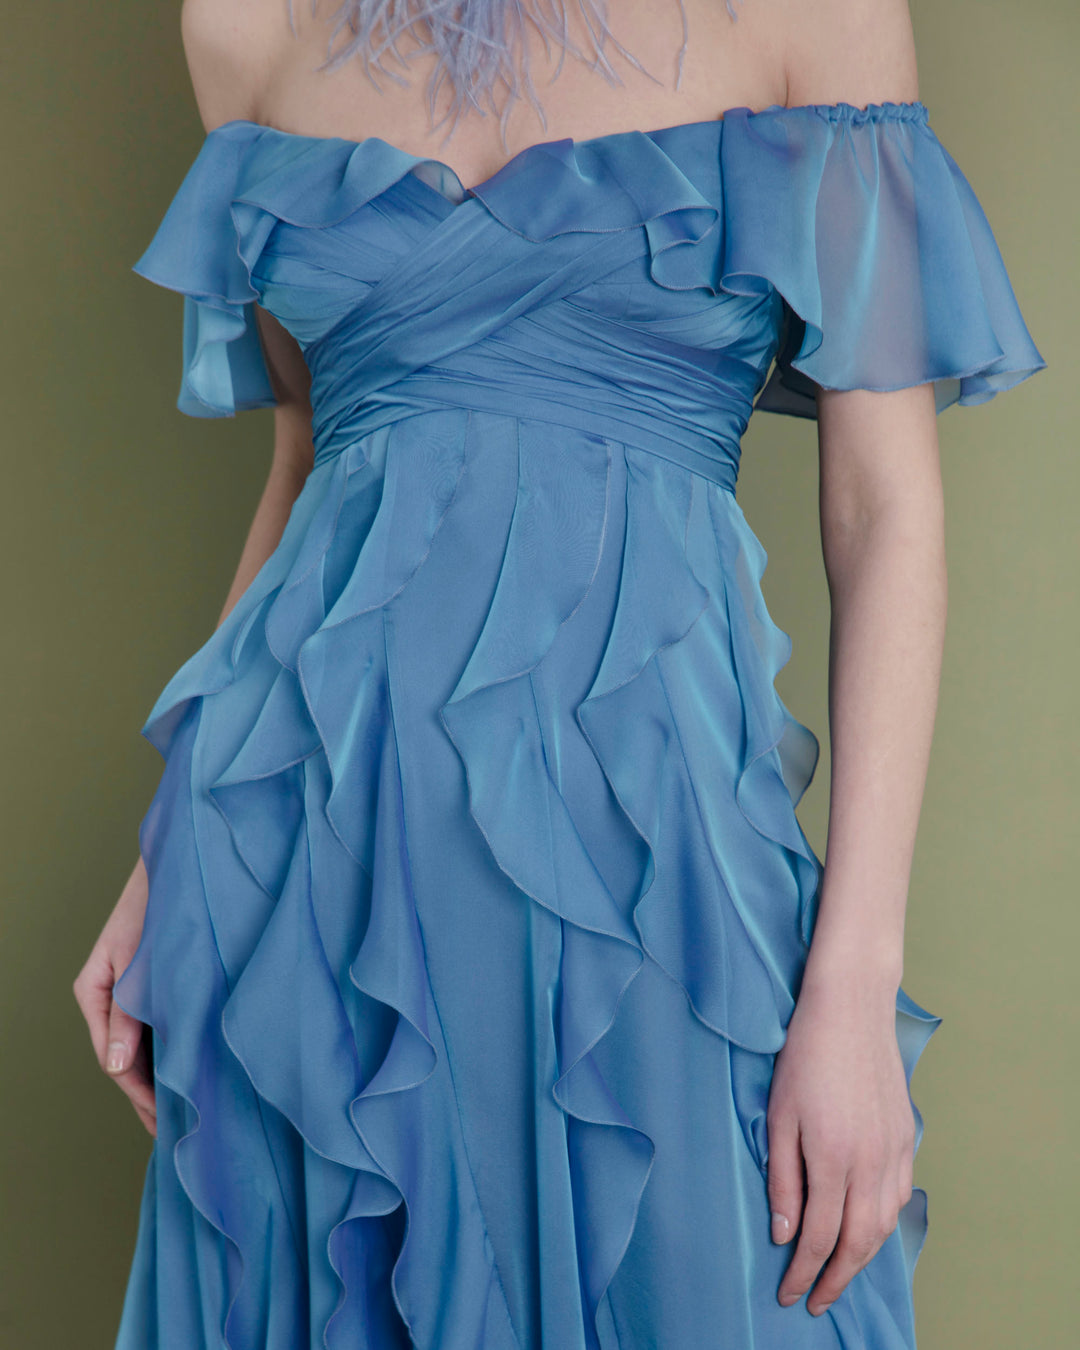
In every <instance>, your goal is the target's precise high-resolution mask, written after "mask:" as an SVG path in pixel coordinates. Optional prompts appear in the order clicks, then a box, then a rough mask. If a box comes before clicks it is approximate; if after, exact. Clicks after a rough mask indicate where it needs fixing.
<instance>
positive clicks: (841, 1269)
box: [766, 964, 915, 1315]
mask: <svg viewBox="0 0 1080 1350" xmlns="http://www.w3.org/2000/svg"><path fill="white" fill-rule="evenodd" d="M857 970H858V967H857V966H853V965H851V964H849V965H847V966H846V967H839V968H838V967H835V966H834V967H833V969H832V971H831V973H830V974H829V975H828V976H821V975H820V974H818V973H816V972H814V971H812V970H811V969H810V966H809V965H808V968H807V971H806V975H805V977H804V980H803V985H802V989H801V991H800V994H799V999H798V1002H797V1004H796V1007H795V1011H794V1013H793V1014H792V1017H791V1021H790V1023H789V1025H788V1034H787V1040H786V1042H785V1043H784V1045H783V1046H782V1047H781V1049H780V1051H779V1053H778V1055H777V1058H776V1067H775V1070H774V1074H773V1080H772V1087H771V1090H770V1095H769V1106H768V1111H767V1114H766V1129H767V1132H768V1139H769V1154H768V1191H769V1207H770V1209H771V1211H772V1214H773V1221H772V1235H773V1240H774V1241H776V1242H788V1241H790V1240H791V1239H792V1238H793V1237H794V1235H795V1232H796V1229H797V1228H798V1226H799V1221H800V1218H801V1220H802V1232H801V1235H800V1237H799V1242H798V1246H797V1247H796V1249H795V1255H794V1257H793V1258H792V1261H791V1264H790V1265H789V1266H788V1269H787V1271H786V1273H785V1275H784V1278H783V1280H781V1282H780V1288H779V1290H778V1299H779V1301H780V1303H781V1304H783V1306H785V1307H788V1306H790V1305H791V1304H793V1303H795V1302H797V1301H798V1300H799V1299H800V1298H801V1297H802V1296H803V1294H804V1293H806V1291H807V1290H808V1289H809V1288H810V1286H811V1284H813V1282H814V1280H815V1279H816V1277H817V1275H818V1272H819V1271H820V1270H821V1268H822V1265H823V1264H824V1262H825V1261H826V1259H827V1258H829V1257H830V1256H831V1260H829V1262H828V1265H827V1266H825V1269H824V1273H823V1274H822V1276H821V1278H820V1280H818V1283H817V1285H816V1287H815V1289H814V1292H813V1294H812V1295H811V1296H810V1298H809V1299H808V1300H807V1309H808V1311H810V1312H811V1313H814V1314H815V1315H816V1314H819V1313H822V1312H824V1311H825V1309H826V1308H827V1307H828V1305H829V1304H830V1303H832V1302H833V1300H834V1299H836V1298H837V1297H838V1296H839V1294H840V1293H841V1292H842V1291H843V1289H844V1288H845V1286H846V1285H847V1283H848V1281H849V1280H850V1279H851V1278H852V1276H853V1275H855V1274H856V1273H857V1272H858V1271H860V1270H861V1269H862V1268H863V1267H864V1266H865V1265H866V1264H867V1263H868V1262H869V1261H870V1260H871V1258H872V1257H873V1256H874V1254H875V1253H876V1252H877V1250H878V1249H879V1247H880V1246H881V1245H882V1243H883V1242H884V1241H885V1239H886V1238H887V1237H888V1236H889V1234H890V1233H891V1232H892V1231H893V1229H894V1228H895V1227H896V1224H897V1219H898V1216H899V1211H900V1209H901V1208H902V1207H903V1206H904V1205H905V1204H906V1203H907V1201H908V1200H909V1199H910V1197H911V1189H912V1173H913V1163H914V1153H915V1117H914V1115H913V1113H912V1109H911V1100H910V1097H909V1095H908V1088H907V1076H906V1072H905V1069H904V1064H903V1060H902V1059H901V1057H900V1047H899V1044H898V1042H897V1039H896V987H895V984H892V983H890V982H889V981H887V980H880V979H876V978H871V977H862V976H860V975H859V974H857V973H851V972H853V971H857ZM845 972H846V973H845ZM804 1160H805V1164H806V1182H807V1189H808V1194H806V1195H805V1197H804V1184H803V1163H804ZM804 1198H805V1207H804ZM777 1215H779V1216H782V1217H783V1218H785V1219H786V1220H787V1224H786V1226H785V1225H784V1223H783V1222H782V1221H781V1220H779V1219H778V1218H777V1217H776V1216H777Z"/></svg>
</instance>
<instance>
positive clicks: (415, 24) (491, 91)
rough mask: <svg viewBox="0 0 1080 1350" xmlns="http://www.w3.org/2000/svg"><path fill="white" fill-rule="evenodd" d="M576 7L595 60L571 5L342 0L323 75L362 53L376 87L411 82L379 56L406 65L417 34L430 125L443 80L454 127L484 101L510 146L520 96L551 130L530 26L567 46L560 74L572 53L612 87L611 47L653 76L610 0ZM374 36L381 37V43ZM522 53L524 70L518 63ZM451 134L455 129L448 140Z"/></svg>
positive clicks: (514, 0) (561, 0)
mask: <svg viewBox="0 0 1080 1350" xmlns="http://www.w3.org/2000/svg"><path fill="white" fill-rule="evenodd" d="M288 3H289V23H290V25H291V27H292V30H293V32H294V34H295V32H296V27H295V23H294V21H293V9H292V0H288ZM577 3H578V5H579V7H580V10H581V15H582V18H583V19H584V21H585V26H586V28H587V29H588V31H589V34H590V37H591V39H592V43H593V46H594V48H595V56H594V57H589V56H586V55H585V54H584V53H583V52H582V51H581V50H580V49H579V48H578V47H577V45H576V44H575V43H574V42H572V40H571V38H570V35H569V20H568V16H567V0H530V3H526V0H341V4H340V5H339V7H338V9H337V10H336V11H335V12H334V15H333V31H332V33H331V37H330V41H329V45H328V54H327V60H326V61H325V62H324V64H323V65H322V66H321V67H320V70H332V69H335V68H336V67H338V66H340V65H342V64H343V63H344V62H346V61H348V60H349V59H351V58H352V57H353V56H356V55H359V56H361V57H362V59H363V61H364V68H365V71H366V72H367V74H368V76H369V78H371V79H372V80H373V81H374V83H375V84H376V87H378V81H377V80H375V79H374V76H373V75H372V65H374V67H375V68H376V69H377V70H379V71H381V72H382V73H383V74H384V75H388V76H389V77H390V78H391V79H393V80H395V81H397V83H398V84H401V85H405V84H407V83H408V82H407V81H406V80H404V79H403V78H402V77H401V76H400V75H398V74H396V73H394V72H393V71H389V70H387V69H386V68H385V66H383V64H382V58H383V54H384V53H385V52H387V51H390V52H392V53H393V55H394V56H395V58H396V59H397V60H398V61H399V62H401V63H402V64H403V65H404V64H405V61H404V59H403V57H402V54H401V53H400V52H399V51H398V49H397V45H396V44H397V42H398V40H399V38H400V37H401V36H402V34H403V33H406V32H408V31H409V30H410V29H412V30H414V37H415V39H416V42H417V44H418V45H417V46H416V47H415V48H413V49H412V50H410V51H409V53H408V57H409V58H410V59H412V58H415V57H417V56H420V55H423V54H424V53H427V52H435V53H437V56H438V60H437V62H436V65H435V67H434V70H433V71H432V74H431V78H430V80H429V83H428V103H429V109H430V113H431V117H432V121H433V122H434V116H435V107H436V100H437V97H438V93H439V90H440V88H441V87H442V84H443V81H444V80H445V79H446V78H449V79H450V81H451V84H452V87H453V90H454V99H453V103H452V105H451V108H450V110H449V112H448V113H447V114H446V116H447V117H453V119H454V126H456V124H457V120H458V118H459V116H460V115H461V113H462V111H463V110H464V108H465V106H466V105H469V106H471V107H473V108H475V109H476V110H477V111H478V112H479V113H480V114H481V115H482V116H486V113H485V109H484V104H485V103H487V104H489V105H490V107H491V109H492V111H494V112H496V113H497V115H499V117H500V126H501V130H502V133H503V139H504V141H505V135H506V119H507V116H508V113H509V111H510V108H511V106H512V105H513V103H514V102H515V100H517V99H518V98H520V97H521V95H522V93H523V92H524V94H525V95H526V96H527V98H528V99H529V101H530V102H531V103H532V105H533V106H534V108H535V109H536V110H537V112H538V113H539V116H540V120H541V123H542V125H543V126H544V128H545V130H546V128H547V119H546V118H545V116H544V111H543V108H542V106H541V104H540V101H539V99H538V98H537V95H536V90H535V87H534V85H533V83H532V79H531V76H530V72H529V61H528V48H527V46H526V45H525V42H524V38H525V25H526V23H527V22H531V23H532V24H533V25H534V26H535V27H536V28H537V29H538V30H539V32H540V34H541V36H542V38H543V42H544V49H545V51H549V50H550V46H549V40H551V41H554V42H555V43H556V44H557V45H558V46H561V47H562V49H563V55H562V56H561V57H560V59H559V66H558V68H557V69H556V72H555V74H556V75H558V73H559V70H561V69H562V61H563V58H564V57H565V55H566V53H567V52H570V53H571V54H572V55H574V56H576V57H578V58H579V59H581V60H583V61H586V62H588V63H589V64H590V65H591V66H592V67H593V69H594V70H599V71H600V72H601V73H602V74H603V75H604V77H605V78H606V79H607V80H608V82H609V83H612V84H619V83H621V81H620V80H619V77H618V75H617V74H616V72H615V70H614V69H613V67H612V65H611V63H610V62H609V61H608V59H607V56H606V55H605V52H604V46H605V43H607V42H611V43H612V44H613V45H614V46H615V47H616V48H617V49H618V50H619V52H620V53H621V54H622V55H623V56H624V57H625V58H626V59H627V60H628V61H629V62H630V63H631V65H632V66H634V67H635V68H636V69H637V70H640V71H642V73H644V74H646V75H649V78H650V79H653V78H655V77H654V76H652V75H651V74H650V73H649V72H648V71H647V70H645V67H644V66H643V65H642V64H641V62H640V61H639V60H638V59H637V58H636V57H635V56H633V55H632V54H631V53H630V52H629V51H627V50H626V48H625V47H623V46H622V44H621V43H620V42H619V41H618V40H617V39H616V38H615V37H614V35H613V34H612V32H611V30H610V29H609V27H608V24H607V4H606V0H577ZM725 3H726V5H727V10H728V13H729V14H730V15H731V17H732V19H736V18H737V17H738V16H737V15H736V13H735V10H734V8H733V7H732V0H725ZM316 4H317V0H312V12H313V13H314V11H315V7H316ZM678 4H679V11H680V14H681V17H682V25H683V41H682V46H681V47H680V49H679V57H678V70H677V74H676V80H675V88H676V89H678V88H679V83H680V81H681V79H682V66H683V57H684V55H685V53H686V33H687V22H686V11H685V8H684V6H683V0H678ZM421 24H423V25H426V28H427V32H428V34H429V35H430V36H429V40H425V35H424V32H423V30H422V29H421V28H420V27H419V25H421ZM345 29H348V30H349V33H350V36H348V37H347V39H346V41H345V42H344V43H343V45H342V46H341V47H340V48H339V49H338V50H337V51H336V52H334V50H333V48H334V43H335V41H336V40H337V38H338V36H339V35H340V34H341V33H342V32H343V30H345ZM376 34H378V35H379V36H378V40H377V41H376ZM519 49H520V51H521V60H520V70H519V63H518V62H517V61H516V59H515V53H516V52H517V51H518V50H519ZM553 78H554V77H553ZM500 82H501V83H503V84H504V85H505V86H506V88H507V90H508V95H507V98H506V101H505V104H504V106H503V109H502V112H501V114H499V113H498V110H497V109H496V107H495V87H496V85H497V84H498V83H500ZM444 120H445V119H444ZM452 131H453V127H452V128H451V134H452Z"/></svg>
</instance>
